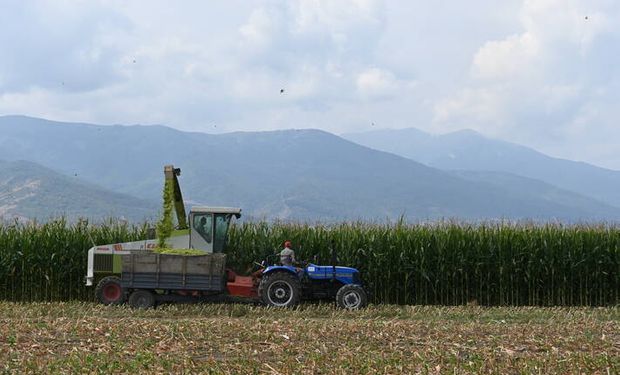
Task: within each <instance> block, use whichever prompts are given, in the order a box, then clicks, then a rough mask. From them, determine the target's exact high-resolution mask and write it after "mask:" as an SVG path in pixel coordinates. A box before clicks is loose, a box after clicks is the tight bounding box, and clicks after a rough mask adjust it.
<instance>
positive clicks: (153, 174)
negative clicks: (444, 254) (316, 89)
mask: <svg viewBox="0 0 620 375" xmlns="http://www.w3.org/2000/svg"><path fill="white" fill-rule="evenodd" d="M347 137H349V136H348V135H347ZM356 142H359V140H357V141H356ZM371 147H372V148H371ZM371 147H367V146H366V145H360V144H357V143H355V142H352V141H350V140H347V139H344V138H342V137H339V136H336V135H333V134H330V133H327V132H324V131H320V130H312V129H306V130H282V131H270V132H235V133H226V134H206V133H195V132H183V131H179V130H175V129H172V128H169V127H165V126H141V125H134V126H121V125H114V126H98V125H91V124H77V123H59V122H53V121H47V120H43V119H37V118H30V117H24V116H4V117H0V160H5V161H7V162H10V163H13V164H14V163H15V162H17V161H19V160H25V161H28V162H30V163H36V164H38V165H39V166H40V167H42V168H44V170H45V171H48V172H47V173H48V174H49V173H51V172H53V173H54V174H56V175H57V176H56V177H57V180H56V181H59V185H62V184H63V183H65V184H68V186H73V188H74V189H77V190H76V193H74V194H72V196H73V197H75V198H76V199H73V200H68V201H65V202H64V203H62V204H61V205H60V206H59V209H63V208H64V210H65V211H68V210H69V207H71V210H72V211H71V212H76V213H77V214H79V212H80V211H82V212H89V214H92V213H93V212H94V213H99V214H100V216H107V215H110V214H111V213H115V212H116V213H117V214H118V213H121V212H123V213H122V215H124V216H125V217H129V215H128V214H127V213H126V212H128V211H132V212H136V215H131V217H132V218H133V217H137V218H140V217H144V216H148V215H149V214H152V215H156V214H157V208H158V203H157V202H159V201H160V199H161V198H160V197H161V189H162V186H163V166H164V165H165V164H174V165H175V166H177V167H181V169H182V174H181V188H182V190H183V193H184V197H185V201H186V203H187V204H188V205H198V204H200V205H205V204H206V205H217V206H223V205H226V206H238V207H242V208H243V210H244V216H246V217H247V216H249V217H252V218H266V219H295V220H306V221H317V220H321V221H336V220H356V219H360V220H373V221H384V220H386V219H398V218H399V217H400V216H401V215H402V216H404V217H406V218H407V219H410V220H436V219H448V218H458V219H463V220H487V219H534V220H566V221H579V220H618V219H619V218H620V209H618V208H617V207H615V206H614V205H613V204H610V203H608V202H604V201H603V200H601V199H598V197H592V196H591V195H588V194H583V193H582V192H578V191H575V190H574V189H567V188H565V187H562V186H559V185H557V184H553V183H550V182H548V181H545V180H542V179H537V178H532V177H530V176H524V175H519V174H516V173H512V171H499V172H498V171H486V170H483V169H481V170H476V169H474V168H467V169H468V170H466V171H463V170H461V171H454V170H444V168H443V167H442V168H438V166H436V165H431V164H432V163H429V162H428V160H422V162H420V161H416V160H414V159H412V157H411V155H397V152H396V151H394V150H388V151H390V152H385V151H380V150H376V149H374V148H379V147H377V146H371ZM401 151H402V150H401ZM18 163H23V162H18ZM30 166H31V167H32V168H24V173H26V174H28V173H31V174H32V175H33V176H35V177H32V178H36V175H37V174H38V173H42V172H41V169H37V168H35V167H34V164H30ZM13 168H14V167H13ZM445 169H447V168H445ZM450 169H452V168H450ZM453 169H461V168H453ZM27 170H30V171H31V172H26V171H27ZM72 178H73V180H79V181H75V183H77V185H76V184H73V185H71V184H70V182H72V181H73V180H72ZM67 179H68V180H67ZM63 181H64V182H63ZM27 183H28V181H27V179H24V180H23V181H22V186H25V185H26V184H27ZM0 186H2V185H0ZM12 186H13V187H11V189H15V188H16V187H15V186H16V185H12ZM3 191H5V188H4V187H2V190H0V194H1V193H2V192H3ZM77 191H81V192H82V195H79V194H77ZM105 193H110V194H117V195H114V196H112V195H105ZM34 194H35V195H31V196H30V198H24V199H22V200H19V201H17V202H15V201H12V202H5V203H4V204H7V205H14V206H15V207H14V208H13V209H12V210H13V211H12V212H21V215H23V216H28V217H41V216H44V217H46V216H48V215H49V213H50V212H53V211H54V210H57V208H55V207H53V206H52V203H51V201H52V200H53V199H54V198H53V194H52V195H51V197H50V196H44V195H40V194H39V193H34ZM35 196H38V198H37V199H33V198H32V197H35ZM113 197H116V199H117V200H114V199H113ZM96 198H99V199H96ZM123 199H130V200H129V201H125V203H123ZM131 199H133V200H131ZM28 200H30V202H31V203H28V204H31V205H32V208H29V209H28V210H26V209H24V210H22V211H19V209H20V208H21V207H26V202H27V201H28ZM99 202H102V203H101V205H100V203H99ZM106 202H109V205H108V204H106ZM117 203H118V204H117ZM0 204H2V203H0ZM72 205H73V206H72ZM140 207H142V208H140ZM150 207H152V208H150ZM121 208H124V209H125V210H124V211H123V210H122V209H121ZM142 209H144V210H146V212H144V211H141V210H142ZM145 214H146V215H145Z"/></svg>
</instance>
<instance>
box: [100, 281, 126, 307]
mask: <svg viewBox="0 0 620 375" xmlns="http://www.w3.org/2000/svg"><path fill="white" fill-rule="evenodd" d="M95 297H96V298H97V301H99V302H100V303H102V304H104V305H120V304H123V303H125V300H126V295H125V290H124V289H123V287H122V286H121V279H120V278H118V277H117V276H107V277H104V278H103V279H101V281H99V283H98V284H97V288H95Z"/></svg>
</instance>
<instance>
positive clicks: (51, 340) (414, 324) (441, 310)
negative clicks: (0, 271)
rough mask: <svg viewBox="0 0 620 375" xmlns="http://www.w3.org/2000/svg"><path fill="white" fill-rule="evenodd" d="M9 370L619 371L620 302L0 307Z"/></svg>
mask: <svg viewBox="0 0 620 375" xmlns="http://www.w3.org/2000/svg"><path fill="white" fill-rule="evenodd" d="M0 369H3V370H4V371H5V372H7V373H24V372H31V373H40V372H42V371H41V370H45V371H46V372H52V373H54V372H60V373H67V372H79V373H110V372H127V373H129V372H131V373H137V372H143V371H148V372H161V373H179V372H182V371H185V372H205V373H244V374H245V373H274V374H278V373H281V374H288V373H330V374H331V373H351V374H359V373H375V372H379V373H455V369H457V370H458V371H457V373H504V374H505V373H600V374H609V373H612V374H613V373H618V372H620V309H619V308H617V307H616V308H532V307H527V308H525V307H523V308H503V307H494V308H484V307H476V306H467V307H419V306H371V307H369V308H367V309H364V310H362V311H355V312H349V311H342V310H338V309H335V308H333V307H332V306H331V305H303V306H301V307H299V308H298V309H294V310H280V309H271V308H263V307H257V306H252V305H225V304H212V305H207V304H205V305H202V304H201V305H170V306H161V307H159V308H157V309H155V310H148V311H137V310H131V309H129V308H127V307H104V306H99V305H95V304H91V303H77V302H76V303H32V304H14V303H7V302H4V303H0Z"/></svg>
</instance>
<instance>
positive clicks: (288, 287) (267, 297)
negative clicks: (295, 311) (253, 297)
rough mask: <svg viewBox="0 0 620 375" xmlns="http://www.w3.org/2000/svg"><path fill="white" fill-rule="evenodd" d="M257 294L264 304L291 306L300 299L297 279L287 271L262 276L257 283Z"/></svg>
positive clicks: (299, 287)
mask: <svg viewBox="0 0 620 375" xmlns="http://www.w3.org/2000/svg"><path fill="white" fill-rule="evenodd" d="M258 295H259V296H260V297H261V300H262V301H263V303H264V304H265V305H268V306H277V307H292V306H295V305H296V304H297V303H299V300H300V299H301V286H300V285H299V280H298V279H297V278H296V277H295V276H293V275H291V274H290V273H288V272H276V273H272V274H269V275H267V276H263V279H262V280H261V282H260V284H259V285H258Z"/></svg>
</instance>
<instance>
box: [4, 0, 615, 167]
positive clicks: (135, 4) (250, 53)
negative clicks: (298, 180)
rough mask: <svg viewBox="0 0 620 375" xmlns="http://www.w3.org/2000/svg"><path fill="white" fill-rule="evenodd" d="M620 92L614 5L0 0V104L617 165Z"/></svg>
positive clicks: (558, 1) (92, 116)
mask: <svg viewBox="0 0 620 375" xmlns="http://www.w3.org/2000/svg"><path fill="white" fill-rule="evenodd" d="M282 90H283V91H282ZM619 104H620V1H618V0H518V1H517V0H502V1H497V0H470V1H461V0H452V1H447V0H436V1H432V2H431V1H417V0H407V1H396V0H394V1H373V0H338V1H320V0H295V1H293V0H290V1H284V0H283V1H250V0H227V1H199V0H197V1H193V0H184V1H178V2H173V1H158V0H149V1H139V0H135V1H124V0H110V1H103V0H84V1H78V0H75V1H69V0H48V1H45V0H42V1H27V0H0V115H8V114H21V115H29V116H35V117H43V118H47V119H52V120H58V121H77V122H91V123H97V124H163V125H167V126H171V127H174V128H177V129H180V130H188V131H201V132H209V133H221V132H229V131H239V130H243V131H255V130H274V129H290V128H318V129H323V130H326V131H329V132H332V133H336V134H342V133H346V132H358V131H365V130H373V129H378V128H406V127H416V128H418V129H421V130H425V131H428V132H431V133H446V132H450V131H454V130H459V129H465V128H468V129H473V130H476V131H478V132H480V133H482V134H484V135H486V136H489V137H493V138H498V139H503V140H507V141H512V142H516V143H520V144H524V145H527V146H530V147H533V148H535V149H537V150H539V151H542V152H545V153H547V154H550V155H553V156H557V157H563V158H568V159H572V160H583V161H587V162H591V163H594V164H597V165H601V166H604V167H608V168H613V169H618V170H620V147H618V144H619V142H618V140H619V139H620V120H619V119H620V105H619Z"/></svg>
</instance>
